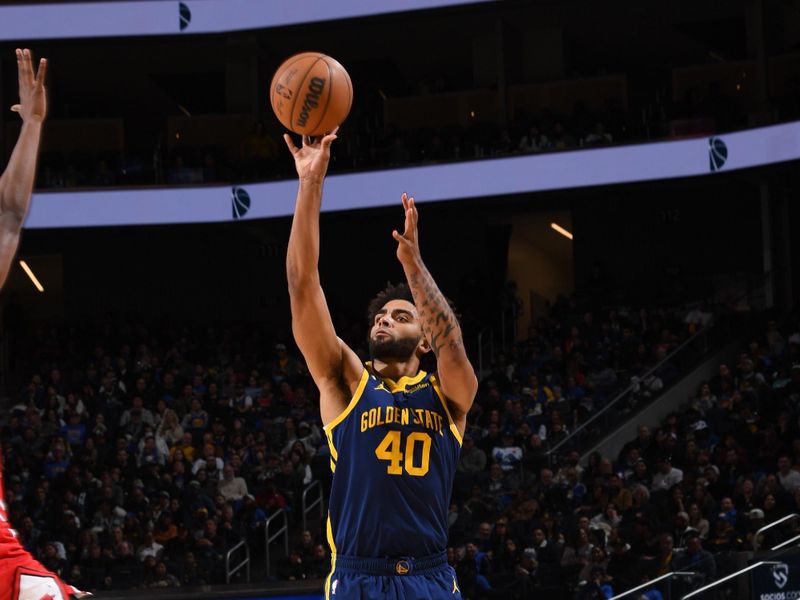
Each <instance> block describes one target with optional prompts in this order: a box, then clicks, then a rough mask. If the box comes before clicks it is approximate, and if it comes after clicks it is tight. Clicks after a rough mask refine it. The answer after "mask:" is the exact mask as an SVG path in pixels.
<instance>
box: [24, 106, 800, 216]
mask: <svg viewBox="0 0 800 600" xmlns="http://www.w3.org/2000/svg"><path fill="white" fill-rule="evenodd" d="M797 159H800V121H796V122H793V123H787V124H783V125H775V126H772V127H763V128H759V129H750V130H747V131H740V132H737V133H730V134H725V135H722V136H717V137H712V138H700V139H692V140H681V141H672V142H658V143H652V144H636V145H631V146H618V147H611V148H597V149H591V150H588V149H587V150H574V151H569V152H553V153H549V154H528V155H524V156H514V157H509V158H496V159H484V160H474V161H466V162H460V163H450V164H442V165H434V166H425V167H410V168H404V169H391V170H383V171H370V172H365V173H352V174H344V175H331V176H329V177H328V178H327V180H326V182H325V196H324V199H323V206H322V210H323V211H341V210H352V209H360V208H374V207H378V206H388V205H394V204H396V203H397V198H398V196H399V195H400V194H401V193H402V192H403V191H407V192H409V193H411V194H413V195H414V198H415V199H417V200H418V201H420V202H436V201H442V200H458V199H465V198H482V197H491V196H501V195H509V194H520V193H526V192H539V191H545V190H557V189H568V188H581V187H589V186H598V185H609V184H620V183H631V182H637V181H652V180H658V179H672V178H677V177H692V176H702V175H705V176H712V177H713V176H715V175H717V174H720V173H725V172H728V171H735V170H738V169H747V168H751V167H759V166H763V165H769V164H773V163H780V162H785V161H790V160H797ZM296 193H297V181H296V180H295V179H288V180H285V181H275V182H269V183H249V184H243V185H234V186H206V187H194V188H192V187H171V188H159V189H146V190H136V189H120V190H97V191H91V190H83V191H76V192H52V193H49V192H43V193H37V194H34V197H33V203H32V206H31V210H30V213H29V214H28V218H27V220H26V222H25V227H27V228H29V229H31V228H52V227H96V226H110V225H156V224H167V223H208V222H221V221H232V220H243V219H264V218H270V217H285V216H288V215H291V214H292V212H293V210H294V201H295V195H296Z"/></svg>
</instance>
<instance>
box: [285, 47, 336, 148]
mask: <svg viewBox="0 0 800 600" xmlns="http://www.w3.org/2000/svg"><path fill="white" fill-rule="evenodd" d="M322 59H323V58H322V55H319V56H317V59H316V60H315V61H314V62H313V63H311V66H310V67H308V70H306V72H305V74H304V75H303V78H302V79H301V80H300V85H298V86H297V91H298V92H300V91H301V90H304V89H305V84H306V80H307V79H308V74H309V73H311V70H312V69H313V68H314V67H315V66H317V63H318V62H319V61H321V60H322ZM326 64H327V63H326ZM300 96H303V98H304V101H305V95H303V94H300V93H298V94H297V96H295V99H294V103H293V104H292V110H291V111H290V112H289V123H290V124H292V125H293V124H294V109H295V108H296V107H297V101H298V100H299V99H300ZM289 129H292V128H291V127H289ZM292 131H294V130H293V129H292ZM305 135H308V134H305Z"/></svg>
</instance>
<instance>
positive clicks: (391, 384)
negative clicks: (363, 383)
mask: <svg viewBox="0 0 800 600" xmlns="http://www.w3.org/2000/svg"><path fill="white" fill-rule="evenodd" d="M366 365H367V368H368V369H369V370H370V371H372V373H373V374H374V375H375V377H377V378H378V379H380V380H381V381H382V382H383V383H384V384H386V385H388V389H389V391H390V392H391V393H392V394H395V393H397V392H404V391H406V388H407V387H408V386H411V385H415V384H417V383H419V382H420V381H422V380H423V379H425V376H426V375H427V374H428V373H426V372H425V371H419V372H418V373H417V374H416V375H414V376H413V377H409V376H408V375H404V376H403V377H401V378H400V379H398V380H397V381H395V380H394V379H389V378H388V377H382V376H381V375H380V373H377V372H376V371H375V370H374V369H373V368H372V361H367V363H366Z"/></svg>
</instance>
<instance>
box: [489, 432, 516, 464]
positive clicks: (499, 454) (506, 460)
mask: <svg viewBox="0 0 800 600" xmlns="http://www.w3.org/2000/svg"><path fill="white" fill-rule="evenodd" d="M492 459H493V460H494V461H495V462H496V463H497V464H499V465H500V468H502V469H503V471H506V472H509V471H513V470H514V469H515V468H517V467H518V466H519V464H520V462H521V461H522V448H520V447H519V446H518V445H517V443H516V441H515V439H514V432H513V431H511V430H506V431H504V432H503V441H502V443H501V445H499V446H496V447H494V448H492Z"/></svg>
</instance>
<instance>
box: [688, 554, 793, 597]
mask: <svg viewBox="0 0 800 600" xmlns="http://www.w3.org/2000/svg"><path fill="white" fill-rule="evenodd" d="M780 564H783V563H781V562H778V561H775V560H760V561H758V562H757V563H753V564H752V565H750V566H748V567H744V568H743V569H739V570H738V571H736V572H735V573H731V574H730V575H726V576H725V577H723V578H722V579H717V580H716V581H714V582H712V583H709V584H708V585H704V586H703V587H700V588H698V589H696V590H693V591H691V592H689V593H688V594H686V595H685V596H683V597H682V598H681V600H688V598H694V597H695V596H698V595H700V594H703V593H705V592H707V591H708V590H711V589H713V588H716V587H717V586H719V585H721V584H723V583H725V582H727V581H730V580H731V579H735V578H737V577H739V575H744V574H745V573H749V572H750V571H752V570H753V569H757V568H758V567H762V566H766V565H772V566H775V565H780Z"/></svg>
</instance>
